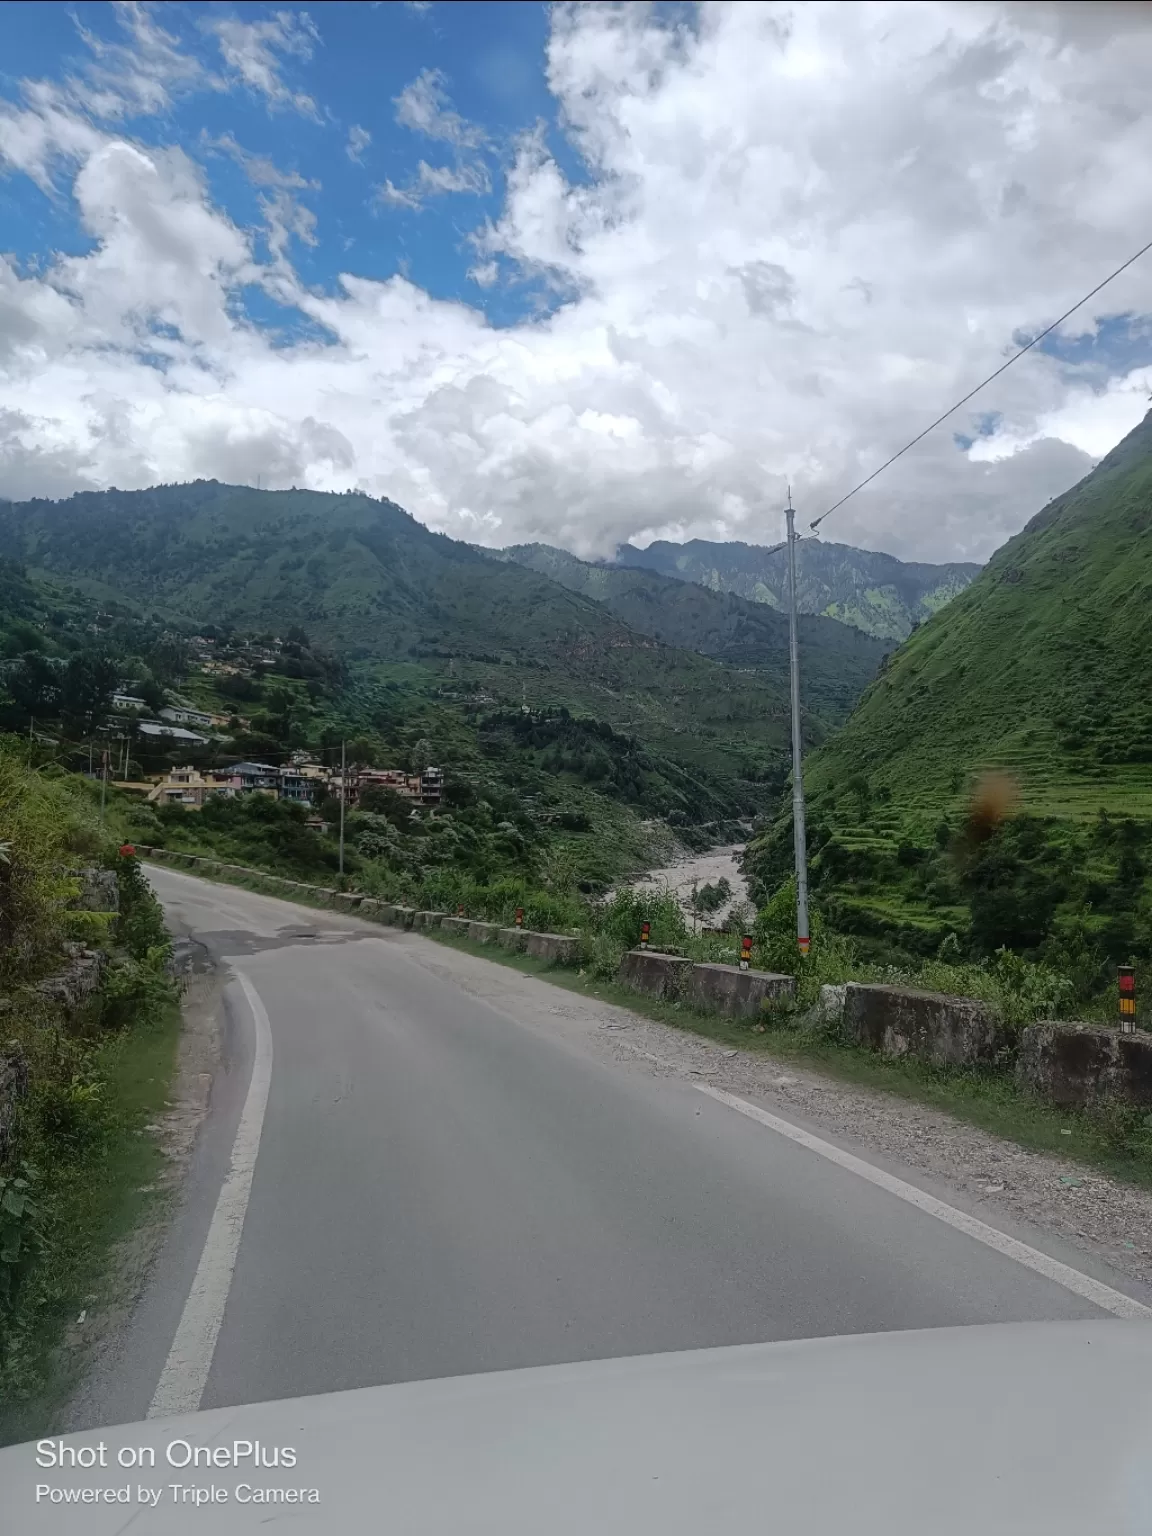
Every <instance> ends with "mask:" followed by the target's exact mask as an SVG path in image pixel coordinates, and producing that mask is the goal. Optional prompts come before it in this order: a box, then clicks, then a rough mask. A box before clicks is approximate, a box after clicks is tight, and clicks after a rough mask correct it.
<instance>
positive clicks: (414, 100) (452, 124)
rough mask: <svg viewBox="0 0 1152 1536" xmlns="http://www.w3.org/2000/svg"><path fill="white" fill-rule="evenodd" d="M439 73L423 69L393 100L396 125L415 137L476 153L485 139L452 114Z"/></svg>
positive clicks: (472, 125)
mask: <svg viewBox="0 0 1152 1536" xmlns="http://www.w3.org/2000/svg"><path fill="white" fill-rule="evenodd" d="M446 87H447V80H446V78H445V76H444V73H443V71H442V70H439V69H424V70H421V72H420V73H419V74H418V75H417V76H416V78H415V80H413V81H412V83H411V84H410V85H406V86H405V87H404V89H403V90H402V91H401V92H400V94H399V96H397V97H396V98H395V106H396V121H397V122H398V123H400V124H401V125H402V126H403V127H405V128H411V129H412V131H413V132H414V133H423V134H426V135H427V136H428V138H430V139H440V140H442V141H443V142H444V143H445V144H452V145H454V146H455V147H456V148H457V149H479V148H480V147H481V146H482V145H483V144H484V143H485V141H486V138H487V135H486V134H485V132H484V130H483V129H482V128H481V127H480V126H479V125H478V124H476V123H470V122H468V120H467V119H466V118H463V117H461V116H460V114H459V112H457V111H455V110H454V109H453V107H452V103H451V101H450V100H449V98H448V92H447V89H446Z"/></svg>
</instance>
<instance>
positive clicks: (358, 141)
mask: <svg viewBox="0 0 1152 1536" xmlns="http://www.w3.org/2000/svg"><path fill="white" fill-rule="evenodd" d="M371 142H372V135H371V134H370V133H369V132H368V130H367V128H362V127H361V126H360V124H359V123H353V124H352V126H351V128H350V129H349V130H348V142H347V144H345V146H344V153H345V154H346V155H347V156H348V158H349V160H354V161H355V162H356V164H357V165H359V164H360V162H361V161H362V160H363V158H364V151H365V150H366V149H367V148H368V146H369V144H371Z"/></svg>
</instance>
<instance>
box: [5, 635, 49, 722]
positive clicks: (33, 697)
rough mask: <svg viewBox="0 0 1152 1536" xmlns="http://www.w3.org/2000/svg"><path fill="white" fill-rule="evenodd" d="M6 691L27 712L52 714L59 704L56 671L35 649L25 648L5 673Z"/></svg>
mask: <svg viewBox="0 0 1152 1536" xmlns="http://www.w3.org/2000/svg"><path fill="white" fill-rule="evenodd" d="M7 681H8V692H9V693H10V694H11V695H12V697H13V699H14V700H15V702H16V706H17V708H18V709H21V710H23V712H24V713H25V714H27V715H40V716H44V715H54V714H55V713H56V710H57V709H58V708H59V704H60V685H61V681H62V679H61V674H60V671H59V670H58V669H57V668H56V667H54V666H53V665H52V663H51V661H49V659H48V658H47V657H46V656H42V655H41V654H40V652H39V651H26V652H25V653H24V655H23V656H21V658H20V660H19V661H18V662H17V664H16V666H14V667H13V668H12V670H11V672H9V674H8V679H7Z"/></svg>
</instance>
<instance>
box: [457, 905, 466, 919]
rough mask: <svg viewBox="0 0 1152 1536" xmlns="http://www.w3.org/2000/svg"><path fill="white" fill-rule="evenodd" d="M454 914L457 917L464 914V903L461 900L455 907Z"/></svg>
mask: <svg viewBox="0 0 1152 1536" xmlns="http://www.w3.org/2000/svg"><path fill="white" fill-rule="evenodd" d="M456 916H457V917H463V916H464V903H463V902H461V903H460V905H459V906H458V907H457V908H456Z"/></svg>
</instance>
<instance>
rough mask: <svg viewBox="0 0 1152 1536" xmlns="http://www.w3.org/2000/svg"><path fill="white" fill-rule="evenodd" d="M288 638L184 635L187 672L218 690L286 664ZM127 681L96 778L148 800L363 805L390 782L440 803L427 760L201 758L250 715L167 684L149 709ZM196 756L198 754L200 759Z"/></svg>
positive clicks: (435, 771)
mask: <svg viewBox="0 0 1152 1536" xmlns="http://www.w3.org/2000/svg"><path fill="white" fill-rule="evenodd" d="M302 640H303V636H302V634H301V635H300V637H299V639H297V640H295V641H289V642H287V644H288V646H289V648H290V650H294V651H295V652H297V653H299V651H300V650H301V641H302ZM285 644H286V642H285V641H284V640H282V639H280V638H279V637H278V636H264V637H262V639H261V640H260V641H257V640H253V639H249V638H243V637H241V638H231V639H229V640H226V641H223V642H220V643H218V642H217V638H216V636H214V635H203V634H197V635H193V636H192V637H191V638H190V640H189V641H188V646H189V650H190V677H191V679H192V681H193V683H195V682H199V683H200V684H201V688H200V691H201V692H205V691H208V690H213V691H214V688H215V687H216V686H218V685H219V684H220V682H221V680H223V679H237V678H240V679H247V680H254V679H257V678H258V677H260V676H261V674H262V673H263V672H265V671H266V670H273V669H277V668H279V667H281V666H283V664H284V661H285V658H286V652H285ZM132 686H133V684H132V682H131V680H128V681H125V682H124V683H123V684H122V686H121V688H119V689H118V690H117V691H116V692H114V693H113V694H112V697H111V713H110V714H109V715H108V717H107V718H106V720H105V722H104V726H103V729H102V731H101V735H103V736H104V737H105V738H106V739H107V740H108V741H109V742H110V743H111V746H110V747H108V748H107V749H106V754H105V758H106V761H105V764H103V765H102V769H101V774H100V775H99V776H103V775H104V774H106V775H107V778H108V781H109V782H110V783H112V784H114V785H115V786H116V787H117V788H118V789H120V790H123V791H126V792H128V793H130V794H136V795H139V796H142V797H143V798H144V800H145V801H146V802H147V803H148V804H150V805H170V806H180V807H183V808H184V809H186V810H190V811H195V810H201V809H202V808H203V806H204V804H205V802H206V801H208V800H210V799H213V798H223V799H235V798H237V797H238V796H242V795H249V794H256V795H265V796H267V797H269V798H271V799H274V800H284V801H290V802H293V803H295V804H299V805H305V806H310V807H319V806H321V805H323V803H324V802H325V801H326V800H329V799H335V800H336V801H337V802H338V803H339V802H340V801H343V802H344V804H345V805H346V806H347V807H349V808H351V807H355V806H357V805H358V804H359V803H360V798H361V795H362V793H363V792H364V791H365V790H367V789H376V790H389V791H391V792H392V793H393V794H396V795H398V796H400V797H401V798H402V799H406V800H409V801H411V802H412V803H413V805H414V806H415V805H419V806H422V807H426V808H429V809H431V808H435V807H436V806H438V805H439V804H440V802H441V798H442V794H443V786H444V773H443V770H442V769H441V768H439V767H433V766H431V765H425V766H422V767H421V768H420V769H419V771H417V772H409V771H408V770H406V769H405V768H402V767H394V766H381V765H378V764H374V763H365V762H353V763H346V765H345V767H344V769H341V768H340V767H338V766H336V765H333V764H325V763H323V762H321V760H320V758H319V757H318V756H317V755H316V754H315V753H312V752H308V751H305V750H303V749H300V748H297V749H295V750H293V751H292V752H290V753H289V755H288V758H287V760H286V761H285V762H281V763H269V762H264V761H251V760H247V759H243V758H242V759H240V760H238V761H234V762H225V763H223V764H215V763H213V764H209V763H207V762H205V761H203V759H204V758H205V757H207V756H211V757H213V758H215V757H218V756H220V755H221V754H223V755H224V756H227V755H228V751H227V749H228V747H229V745H230V744H231V743H232V741H233V740H234V737H235V735H236V734H237V733H242V732H249V731H251V729H252V721H251V720H250V719H249V718H248V717H247V716H244V715H239V714H236V713H231V712H227V711H223V710H221V709H212V708H207V707H205V708H195V707H193V704H192V702H191V701H190V700H189V699H187V698H185V697H184V696H183V695H181V694H178V693H175V692H172V691H169V692H167V693H165V695H164V697H165V702H164V703H162V704H160V705H159V706H156V707H153V706H151V705H150V702H149V700H148V699H147V698H144V697H143V696H141V695H138V694H135V693H133V692H131V691H130V690H131V688H132ZM185 686H187V684H185ZM201 702H203V701H201ZM177 754H184V755H185V756H187V757H188V758H190V759H191V760H189V761H175V762H172V763H170V764H168V765H167V766H166V767H165V768H164V769H163V770H162V771H158V772H153V773H144V774H142V775H141V776H140V777H139V778H133V777H131V776H130V772H129V770H130V768H131V767H132V766H133V765H134V764H136V763H138V762H139V761H140V760H141V759H143V760H145V761H149V762H152V761H155V759H156V758H157V757H158V756H161V755H164V756H174V755H177ZM197 757H199V758H200V759H202V760H201V761H199V762H197V761H196V760H195V759H196V758H197ZM117 766H118V767H119V772H117V771H116V770H117ZM307 825H308V826H309V827H311V828H312V829H313V830H316V831H325V830H327V825H328V823H327V822H326V820H325V819H324V817H322V816H319V815H316V816H311V817H309V818H308V821H307Z"/></svg>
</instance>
